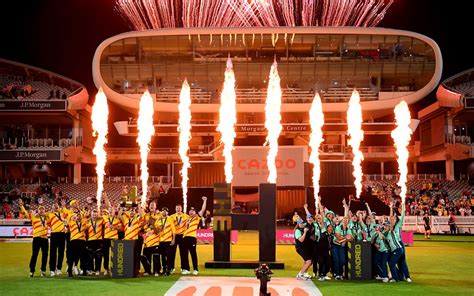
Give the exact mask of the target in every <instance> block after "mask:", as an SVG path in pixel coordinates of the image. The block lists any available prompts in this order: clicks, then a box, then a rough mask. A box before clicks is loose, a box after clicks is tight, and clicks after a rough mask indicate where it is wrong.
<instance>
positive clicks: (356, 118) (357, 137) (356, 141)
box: [347, 89, 364, 198]
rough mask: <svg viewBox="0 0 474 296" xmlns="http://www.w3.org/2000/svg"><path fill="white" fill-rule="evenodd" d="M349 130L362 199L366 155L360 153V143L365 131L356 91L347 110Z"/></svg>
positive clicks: (357, 185) (355, 171)
mask: <svg viewBox="0 0 474 296" xmlns="http://www.w3.org/2000/svg"><path fill="white" fill-rule="evenodd" d="M347 129H348V132H349V136H350V139H349V141H348V143H349V145H350V146H351V147H352V154H354V159H353V160H352V166H353V167H354V171H353V172H352V174H353V175H354V178H355V181H354V185H355V187H356V196H357V198H360V194H361V193H362V175H363V174H362V165H361V163H362V160H364V155H363V154H362V151H360V143H361V142H362V141H363V140H364V131H363V130H362V106H361V105H360V96H359V92H358V91H357V90H355V89H354V91H353V92H352V95H351V99H350V100H349V109H348V110H347Z"/></svg>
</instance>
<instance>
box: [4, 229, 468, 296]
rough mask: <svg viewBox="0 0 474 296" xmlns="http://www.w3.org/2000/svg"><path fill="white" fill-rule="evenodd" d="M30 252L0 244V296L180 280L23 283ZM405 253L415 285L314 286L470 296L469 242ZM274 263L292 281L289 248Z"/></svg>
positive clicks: (438, 243)
mask: <svg viewBox="0 0 474 296" xmlns="http://www.w3.org/2000/svg"><path fill="white" fill-rule="evenodd" d="M256 237H257V235H256V233H252V232H248V233H242V232H241V233H239V243H238V244H237V245H234V246H232V255H233V258H234V259H254V260H255V259H257V257H258V246H257V239H256ZM30 252H31V244H30V243H24V242H16V243H7V242H2V243H0V295H48V294H49V295H51V296H52V295H54V294H57V293H67V294H68V295H87V296H90V295H117V294H119V295H123V294H129V295H138V294H139V295H163V294H164V293H165V292H166V291H167V290H168V289H169V288H170V287H171V286H172V285H173V283H174V282H175V281H176V280H177V279H178V278H179V275H173V276H170V277H160V278H155V277H146V278H136V279H129V280H113V279H105V278H103V277H99V278H94V277H87V278H83V277H75V278H72V279H70V278H68V277H67V276H62V277H59V278H40V277H35V278H28V276H27V275H28V262H29V257H30ZM407 252H408V254H407V257H408V265H409V268H410V272H411V276H412V279H413V281H414V282H413V283H411V284H408V283H406V282H403V283H391V284H390V283H386V284H384V283H380V282H375V281H371V282H350V281H342V282H341V281H338V282H335V281H331V282H323V283H320V282H318V281H315V284H316V286H317V287H318V288H319V289H320V290H321V292H322V293H323V295H343V294H347V295H349V294H350V295H364V296H367V295H384V296H386V295H402V294H405V295H408V294H410V295H415V296H421V295H474V267H473V266H474V237H472V236H471V237H468V236H456V237H450V236H434V237H433V238H432V239H431V240H429V241H428V240H424V239H423V237H422V236H416V237H415V245H414V246H412V247H408V248H407ZM198 253H199V258H200V264H204V262H205V261H206V260H210V259H211V258H212V246H208V245H204V246H198ZM178 257H179V256H178ZM38 259H40V258H38ZM277 260H280V261H284V262H285V264H286V266H285V270H275V271H274V272H275V275H274V276H285V277H293V276H295V274H296V272H297V270H298V269H299V267H300V264H301V261H300V258H299V257H298V256H297V255H296V253H295V251H294V247H293V246H278V247H277ZM39 261H40V260H38V267H37V272H36V275H38V274H39V273H38V270H39ZM64 268H65V267H64ZM64 268H63V271H64ZM200 269H201V271H200V274H201V275H206V276H212V275H215V276H253V272H252V270H232V269H204V267H203V266H202V267H200Z"/></svg>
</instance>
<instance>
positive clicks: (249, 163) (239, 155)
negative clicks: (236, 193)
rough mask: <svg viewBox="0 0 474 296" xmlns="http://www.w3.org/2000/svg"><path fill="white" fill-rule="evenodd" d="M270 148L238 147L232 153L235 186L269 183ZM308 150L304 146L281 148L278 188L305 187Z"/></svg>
mask: <svg viewBox="0 0 474 296" xmlns="http://www.w3.org/2000/svg"><path fill="white" fill-rule="evenodd" d="M267 154H268V147H263V146H252V147H236V148H235V150H234V151H232V156H233V157H232V158H233V169H232V170H233V174H234V177H233V179H232V185H233V186H258V185H259V184H260V183H267V177H268V165H267ZM306 161H308V150H307V148H306V147H304V146H280V147H279V148H278V154H277V157H276V161H275V165H276V168H277V185H278V186H304V163H305V162H306Z"/></svg>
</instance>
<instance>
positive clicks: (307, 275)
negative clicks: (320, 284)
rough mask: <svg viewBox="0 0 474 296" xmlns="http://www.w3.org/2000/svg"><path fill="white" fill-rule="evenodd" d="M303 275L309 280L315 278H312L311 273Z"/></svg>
mask: <svg viewBox="0 0 474 296" xmlns="http://www.w3.org/2000/svg"><path fill="white" fill-rule="evenodd" d="M303 275H304V277H306V278H309V279H312V278H313V277H312V276H311V275H310V274H309V273H307V272H305V273H304V274H303Z"/></svg>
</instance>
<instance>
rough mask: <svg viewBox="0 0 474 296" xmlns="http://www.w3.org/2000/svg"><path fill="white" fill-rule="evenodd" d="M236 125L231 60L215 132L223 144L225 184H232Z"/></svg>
mask: <svg viewBox="0 0 474 296" xmlns="http://www.w3.org/2000/svg"><path fill="white" fill-rule="evenodd" d="M236 123H237V111H236V94H235V75H234V70H233V66H232V60H231V59H230V58H228V59H227V67H226V70H225V74H224V86H223V89H222V93H221V106H220V108H219V126H218V127H217V131H219V132H220V133H221V143H223V144H224V151H223V155H224V160H225V165H224V171H225V181H226V183H229V184H230V183H232V177H233V175H232V149H233V148H234V139H235V136H236V134H235V130H234V126H235V124H236Z"/></svg>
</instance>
